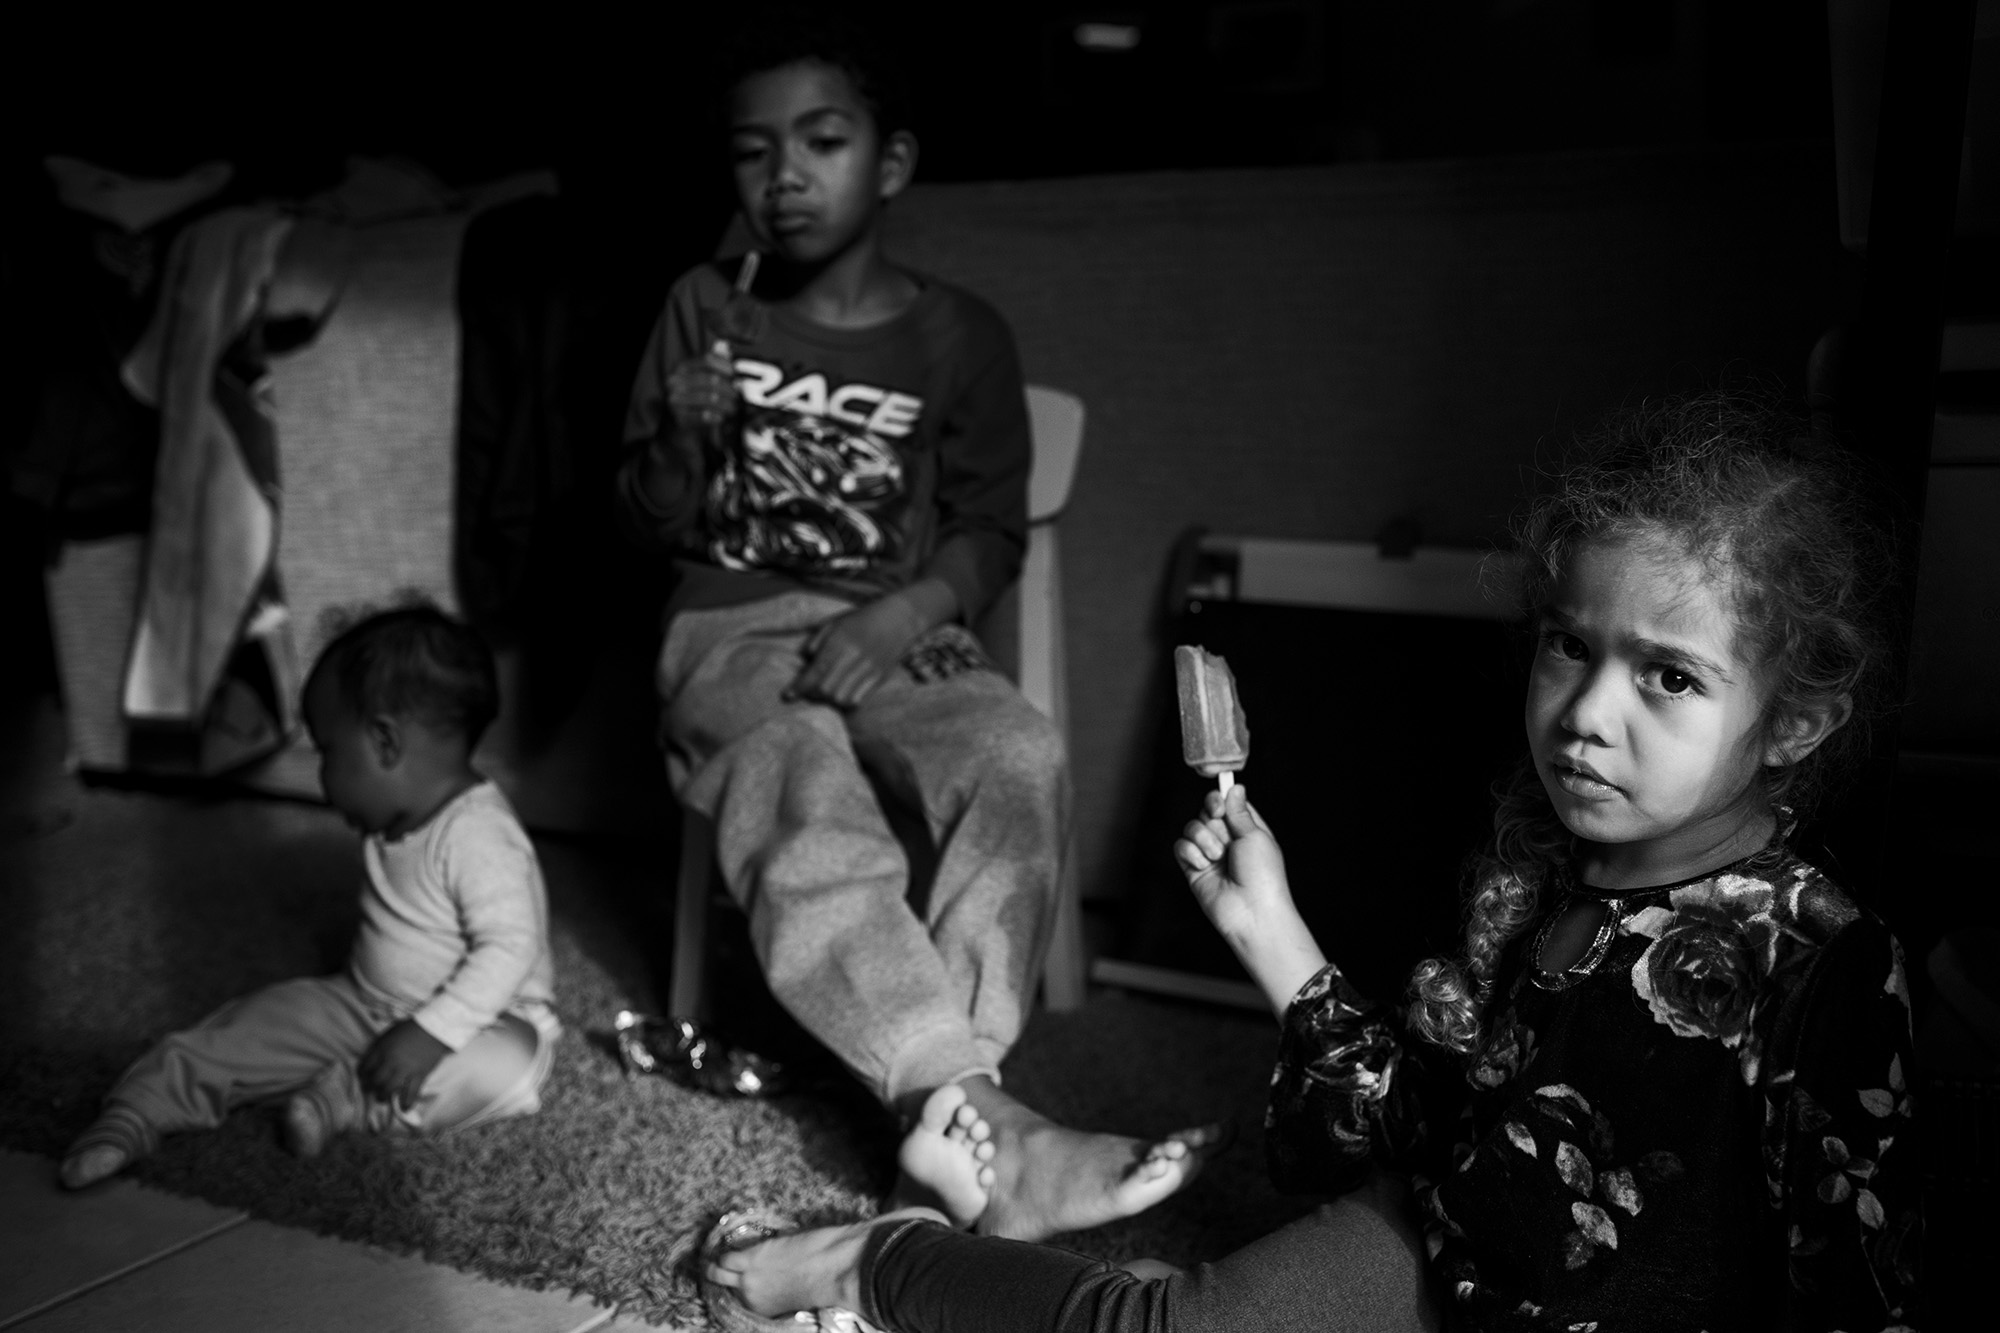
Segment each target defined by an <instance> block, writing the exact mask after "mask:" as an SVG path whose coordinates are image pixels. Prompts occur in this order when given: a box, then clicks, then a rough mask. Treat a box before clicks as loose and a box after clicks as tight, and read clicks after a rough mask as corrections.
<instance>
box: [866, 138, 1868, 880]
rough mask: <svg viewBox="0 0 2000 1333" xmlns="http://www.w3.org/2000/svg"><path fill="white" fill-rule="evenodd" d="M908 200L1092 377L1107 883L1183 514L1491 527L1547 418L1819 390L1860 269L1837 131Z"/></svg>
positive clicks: (908, 259) (905, 236)
mask: <svg viewBox="0 0 2000 1333" xmlns="http://www.w3.org/2000/svg"><path fill="white" fill-rule="evenodd" d="M1161 132H1171V127H1162V131H1161ZM891 222H892V230H891V250H892V253H893V254H895V255H896V257H897V258H898V259H900V260H901V261H903V262H904V263H907V264H910V265H913V266H916V267H918V268H921V269H924V270H927V271H930V272H933V273H936V274H938V275H939V276H942V277H945V278H947V279H950V280H952V281H955V282H959V283H962V284H963V285H965V286H967V287H970V288H971V289H973V290H975V291H977V292H979V293H981V294H982V295H984V296H986V297H987V298H988V299H990V300H991V301H993V302H994V303H995V304H996V305H997V306H999V308H1000V309H1001V310H1002V311H1003V312H1004V313H1005V314H1006V315H1007V317H1008V318H1009V319H1010V320H1011V321H1012V323H1013V325H1014V329H1015V332H1016V334H1017V336H1018V338H1019V340H1020V344H1021V351H1022V358H1023V362H1024V365H1025V369H1026V372H1027V375H1028V378H1029V379H1030V380H1034V381H1039V382H1043V383H1047V384H1052V385H1056V386H1059V387H1062V388H1066V389H1069V390H1072V391H1074V392H1076V393H1078V394H1080V395H1082V397H1083V398H1084V399H1085V401H1086V402H1087V403H1088V405H1089V412H1090V417H1089V424H1088V427H1087V431H1086V440H1085V449H1084V455H1083V462H1082V466H1081V469H1080V472H1079V475H1078V480H1077V485H1076V492H1075V496H1074V499H1073V501H1072V504H1071V508H1070V510H1069V512H1068V514H1067V516H1066V517H1065V519H1064V529H1063V541H1064V557H1065V560H1066V562H1067V564H1066V574H1067V589H1066V595H1067V597H1068V604H1067V617H1068V619H1067V628H1068V634H1069V646H1070V690H1071V703H1072V709H1073V721H1072V735H1073V751H1074V755H1073V759H1074V768H1075V777H1076V791H1077V814H1078V845H1079V852H1080V855H1081V858H1082V869H1083V875H1084V880H1083V882H1084V884H1085V887H1086V892H1087V893H1089V894H1093V895H1100V896H1101V895H1107V894H1115V893H1117V892H1118V891H1119V890H1120V889H1121V888H1122V887H1123V885H1124V884H1125V882H1126V875H1127V866H1128V863H1129V858H1130V855H1131V846H1130V844H1131V839H1132V832H1133V828H1134V826H1135V824H1136V822H1137V817H1138V805H1139V802H1140V799H1141V797H1142V795H1143V793H1144V791H1145V787H1146V774H1147V772H1148V766H1149V765H1151V764H1152V763H1154V762H1155V756H1154V754H1153V748H1154V747H1153V738H1154V736H1155V733H1156V728H1157V720H1158V719H1157V712H1158V710H1159V709H1161V708H1164V707H1166V706H1167V704H1166V699H1165V697H1164V694H1163V691H1162V686H1161V682H1162V681H1163V680H1164V679H1165V676H1164V674H1163V669H1162V668H1161V662H1162V660H1163V656H1164V655H1165V654H1166V653H1167V652H1168V649H1169V647H1170V645H1168V644H1167V643H1165V642H1164V640H1163V639H1162V638H1160V637H1159V629H1158V626H1157V624H1156V621H1157V619H1158V615H1157V611H1156V607H1157V606H1158V604H1159V602H1160V600H1161V596H1162V590H1163V579H1164V571H1165V563H1166V560H1167V554H1168V549H1169V547H1170V545H1171V543H1172V541H1173V539H1174V538H1175V537H1176V535H1178V534H1179V533H1180V532H1181V531H1183V530H1184V529H1185V528H1187V527H1188V526H1189V525H1192V524H1202V525H1205V526H1207V527H1210V528H1212V529H1215V530H1218V531H1227V532H1240V533H1254V534H1259V535H1265V536H1278V537H1299V538H1346V539H1368V538H1370V537H1372V535H1373V534H1375V533H1376V532H1377V531H1379V530H1380V529H1381V527H1382V526H1383V525H1384V523H1385V522H1387V521H1388V520H1389V519H1390V518H1392V517H1395V516H1398V515H1404V514H1414V515H1415V516H1417V517H1418V518H1419V519H1420V521H1421V522H1422V524H1423V530H1424V534H1425V538H1426V540H1428V541H1434V542H1439V543H1446V544H1473V545H1478V544H1484V543H1488V542H1491V541H1493V540H1495V539H1496V538H1497V537H1498V536H1499V534H1500V533H1501V532H1502V531H1503V525H1504V519H1505V515H1506V513H1507V511H1508V509H1509V507H1510V505H1511V503H1512V500H1513V498H1514V497H1515V496H1516V495H1517V494H1518V493H1519V492H1520V490H1521V488H1522V482H1523V479H1524V477H1525V476H1526V474H1527V472H1528V469H1529V468H1530V467H1531V466H1532V462H1533V459H1534V458H1535V455H1536V450H1537V447H1538V446H1539V445H1542V444H1544V443H1546V442H1551V441H1555V440H1558V439H1560V438H1562V437H1564V436H1566V435H1567V433H1568V432H1569V431H1571V430H1572V429H1573V428H1575V427H1576V426H1577V425H1578V424H1580V423H1581V424H1587V423H1589V422H1590V421H1592V420H1593V419H1595V418H1597V417H1599V416H1600V415H1601V414H1602V413H1603V412H1605V411H1606V410H1608V409H1610V408H1612V407H1615V406H1616V405H1617V404H1619V403H1621V402H1625V401H1629V400H1631V399H1634V398H1637V397H1639V396H1642V395H1644V394H1647V393H1652V392H1658V391H1660V390H1662V389H1667V388H1676V387H1678V388H1688V387H1697V386H1700V385H1704V384H1712V383H1714V382H1716V381H1717V380H1718V379H1719V378H1720V377H1721V376H1722V375H1723V373H1724V372H1725V370H1730V369H1733V370H1735V371H1737V372H1741V371H1744V370H1754V371H1761V372H1764V373H1769V374H1775V375H1777V376H1779V377H1781V378H1782V379H1783V380H1784V381H1785V382H1786V383H1787V384H1788V385H1789V386H1790V387H1791V388H1792V389H1793V390H1794V391H1798V390H1800V389H1802V386H1803V380H1804V376H1805V369H1804V368H1805V361H1806V357H1807V354H1808V352H1809V351H1810V349H1811V347H1812V344H1813V342H1814V341H1815V339H1816V338H1817V337H1818V336H1819V334H1820V333H1821V332H1822V331H1823V330H1824V329H1825V328H1826V327H1827V325H1828V324H1829V323H1831V322H1832V321H1833V319H1834V318H1835V317H1836V315H1837V311H1838V306H1839V295H1840V292H1839V288H1840V284H1841V281H1842V279H1843V276H1844V270H1843V268H1842V267H1841V264H1842V260H1841V257H1840V255H1839V253H1838V249H1837V244H1836V237H1835V215H1834V206H1833V186H1832V171H1831V160H1830V152H1829V150H1828V148H1827V147H1826V146H1825V145H1823V144H1816V143H1807V144H1798V143H1785V144H1771V145H1752V146H1746V147H1738V148H1727V149H1707V150H1702V151H1700V152H1664V153H1647V154H1588V155H1574V156H1550V157H1539V158H1519V159H1511V160H1508V159H1484V160H1479V161H1460V162H1431V163H1416V164H1397V165H1386V166H1340V167H1327V168H1301V169H1289V170H1270V171H1223V172H1204V173H1171V174H1149V175H1133V176H1107V177H1096V178H1082V179H1067V180H1046V181H1031V182H1009V183H981V184H963V185H960V184H953V185H940V186H932V187H924V186H921V185H920V186H918V187H916V188H914V189H913V190H912V191H911V192H910V193H909V194H908V195H907V196H905V197H904V198H903V199H901V200H899V201H898V202H897V203H896V204H895V206H894V208H893V212H892V219H891ZM1173 759H1174V757H1173V756H1166V757H1165V762H1172V761H1173Z"/></svg>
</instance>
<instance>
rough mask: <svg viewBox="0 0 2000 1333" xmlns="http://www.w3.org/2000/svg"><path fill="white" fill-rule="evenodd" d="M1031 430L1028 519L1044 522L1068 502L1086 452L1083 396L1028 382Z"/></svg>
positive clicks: (1059, 511) (1029, 426)
mask: <svg viewBox="0 0 2000 1333" xmlns="http://www.w3.org/2000/svg"><path fill="white" fill-rule="evenodd" d="M1028 430H1029V433H1030V434H1031V435H1032V436H1033V438H1034V442H1035V454H1034V463H1033V464H1032V466H1031V467H1030V468H1029V471H1028V521H1029V522H1030V523H1045V522H1047V521H1048V520H1049V519H1052V518H1054V517H1055V516H1056V515H1057V514H1060V513H1061V512H1062V511H1063V506H1065V505H1067V504H1068V503H1069V491H1070V486H1071V484H1072V483H1074V482H1075V481H1076V460H1077V459H1078V458H1079V457H1080V456H1082V454H1083V399H1081V398H1078V397H1077V396H1076V395H1075V394H1073V393H1064V392H1063V391H1062V390H1061V389H1051V388H1049V387H1047V386H1046V385H1041V384H1030V385H1029V386H1028Z"/></svg>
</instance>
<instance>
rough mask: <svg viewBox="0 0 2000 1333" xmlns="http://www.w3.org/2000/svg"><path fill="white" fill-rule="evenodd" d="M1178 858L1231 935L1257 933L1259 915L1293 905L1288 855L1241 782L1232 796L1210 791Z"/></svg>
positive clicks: (1204, 906)
mask: <svg viewBox="0 0 2000 1333" xmlns="http://www.w3.org/2000/svg"><path fill="white" fill-rule="evenodd" d="M1174 859H1175V860H1177V861H1179V862H1180V865H1181V873H1182V874H1184V875H1186V876H1187V882H1188V887H1189V888H1190V889H1193V890H1194V896H1195V899H1196V901H1198V902H1199V903H1200V904H1201V910H1202V911H1204V912H1206V913H1208V919H1209V921H1210V922H1212V923H1213V924H1214V926H1215V928H1216V929H1217V930H1219V931H1221V932H1222V934H1223V936H1224V937H1225V938H1232V937H1235V936H1238V935H1243V934H1249V933H1254V932H1255V930H1256V927H1257V922H1258V920H1259V919H1261V918H1263V917H1265V916H1268V915H1270V914H1271V912H1272V911H1273V910H1274V909H1278V910H1282V911H1285V912H1290V911H1292V910H1293V907H1292V890H1291V885H1290V883H1289V882H1288V881H1287V880H1286V878H1285V855H1284V853H1283V852H1281V851H1279V850H1278V840H1277V839H1276V838H1274V837H1272V836H1271V827H1270V825H1268V824H1266V823H1265V822H1264V817H1263V816H1262V815H1260V814H1258V813H1257V811H1256V810H1255V808H1253V807H1252V806H1251V804H1250V801H1249V799H1248V798H1247V797H1246V796H1245V795H1244V793H1243V788H1242V787H1241V786H1236V787H1232V788H1230V791H1229V795H1228V796H1226V797H1225V796H1224V795H1223V794H1222V793H1221V792H1218V791H1211V792H1209V793H1208V796H1207V797H1206V798H1205V799H1204V800H1203V801H1202V817H1201V818H1200V819H1195V820H1190V821H1189V822H1188V826H1187V827H1186V828H1185V829H1183V830H1182V831H1181V839H1180V841H1179V842H1176V843H1175V844H1174Z"/></svg>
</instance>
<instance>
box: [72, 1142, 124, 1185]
mask: <svg viewBox="0 0 2000 1333" xmlns="http://www.w3.org/2000/svg"><path fill="white" fill-rule="evenodd" d="M131 1160H132V1159H131V1157H130V1156H129V1155H128V1154H127V1153H126V1151H125V1150H124V1149H123V1148H120V1147H118V1146H117V1145H116V1144H110V1143H99V1144H96V1145H94V1146H92V1147H89V1148H85V1149H83V1150H82V1151H80V1152H73V1153H71V1154H70V1155H69V1156H67V1157H65V1158H63V1163H62V1183H63V1188H65V1189H73V1190H80V1189H82V1188H83V1187H84V1186H86V1185H95V1184H96V1183H97V1182H98V1181H100V1180H102V1179H104V1178H105V1177H106V1176H110V1175H115V1174H116V1173H117V1172H119V1171H121V1170H123V1169H124V1167H125V1164H126V1163H127V1162H129V1161H131Z"/></svg>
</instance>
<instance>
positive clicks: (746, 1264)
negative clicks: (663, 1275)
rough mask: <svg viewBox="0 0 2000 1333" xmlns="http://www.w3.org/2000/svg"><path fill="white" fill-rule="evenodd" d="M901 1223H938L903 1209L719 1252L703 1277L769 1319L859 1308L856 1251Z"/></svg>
mask: <svg viewBox="0 0 2000 1333" xmlns="http://www.w3.org/2000/svg"><path fill="white" fill-rule="evenodd" d="M906 1218H923V1219H925V1220H927V1221H935V1222H943V1221H945V1220H946V1219H945V1217H944V1216H943V1215H942V1214H940V1213H938V1212H937V1211H936V1210H934V1209H930V1208H904V1209H899V1210H897V1211H896V1212H893V1213H884V1214H883V1215H882V1216H880V1217H877V1218H874V1219H872V1220H870V1221H866V1222H854V1223H850V1224H849V1225H847V1226H840V1227H820V1228H818V1229H816V1230H813V1231H798V1232H793V1233H792V1234H791V1235H788V1236H777V1237H774V1238H772V1239H770V1240H767V1241H762V1242H760V1243H758V1244H756V1245H752V1246H749V1247H747V1248H745V1249H740V1250H724V1251H722V1252H721V1253H719V1254H717V1255H716V1256H715V1257H714V1258H713V1259H711V1260H710V1261H709V1264H708V1268H707V1269H706V1270H705V1272H704V1274H703V1276H704V1277H706V1278H707V1279H708V1280H709V1281H710V1282H712V1283H714V1284H715V1285H716V1286H719V1287H727V1288H729V1289H730V1290H731V1291H732V1292H734V1293H735V1296H736V1299H737V1300H740V1301H741V1302H742V1303H743V1304H744V1306H745V1307H747V1308H748V1309H750V1310H752V1311H754V1312H755V1313H757V1314H760V1315H764V1316H767V1317H771V1318H775V1317H778V1316H781V1315H787V1314H791V1313H792V1312H793V1311H795V1310H824V1309H826V1308H828V1307H838V1308H840V1309H844V1310H855V1309H858V1308H859V1307H860V1304H861V1252H862V1250H863V1248H864V1247H865V1246H866V1243H867V1240H868V1233H869V1231H870V1230H871V1229H873V1228H875V1227H878V1226H882V1225H885V1224H889V1223H894V1222H898V1221H901V1220H904V1219H906Z"/></svg>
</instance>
